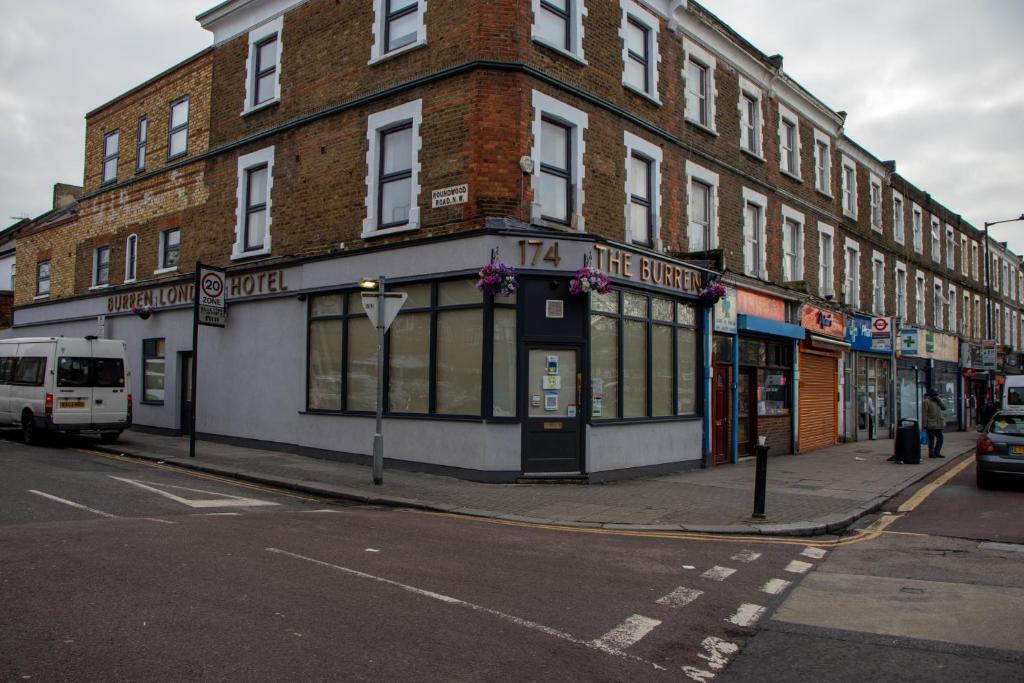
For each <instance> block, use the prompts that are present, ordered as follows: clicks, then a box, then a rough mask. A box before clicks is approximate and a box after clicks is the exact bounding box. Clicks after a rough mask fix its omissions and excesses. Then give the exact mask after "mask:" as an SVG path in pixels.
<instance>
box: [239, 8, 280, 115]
mask: <svg viewBox="0 0 1024 683" xmlns="http://www.w3.org/2000/svg"><path fill="white" fill-rule="evenodd" d="M283 26H284V20H283V17H277V18H276V19H273V20H271V21H268V22H267V23H265V24H263V25H262V26H260V27H258V28H255V29H253V30H252V31H249V59H248V60H247V61H246V64H245V105H244V106H243V107H242V115H243V116H244V115H245V114H248V113H249V112H251V111H255V110H256V109H260V108H262V107H265V106H268V105H271V104H273V103H275V102H279V101H280V100H281V51H282V39H281V31H282V28H283Z"/></svg>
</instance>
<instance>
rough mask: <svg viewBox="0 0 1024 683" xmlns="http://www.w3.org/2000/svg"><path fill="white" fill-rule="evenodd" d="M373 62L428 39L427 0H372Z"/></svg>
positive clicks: (371, 62) (409, 48)
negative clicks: (425, 18) (373, 17)
mask: <svg viewBox="0 0 1024 683" xmlns="http://www.w3.org/2000/svg"><path fill="white" fill-rule="evenodd" d="M373 12H374V16H375V17H376V19H375V21H374V23H373V34H374V41H373V46H372V47H371V48H370V64H373V63H374V62H377V61H379V60H381V59H384V58H386V57H390V56H392V55H396V54H399V53H402V52H405V51H407V50H411V49H413V48H414V47H417V46H419V45H423V44H424V43H426V42H427V25H426V22H425V20H424V15H425V14H426V12H427V0H373Z"/></svg>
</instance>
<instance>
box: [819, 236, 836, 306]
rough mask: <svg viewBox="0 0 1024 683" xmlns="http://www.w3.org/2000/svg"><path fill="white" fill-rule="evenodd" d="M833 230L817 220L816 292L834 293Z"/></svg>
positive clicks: (827, 294)
mask: <svg viewBox="0 0 1024 683" xmlns="http://www.w3.org/2000/svg"><path fill="white" fill-rule="evenodd" d="M834 245H835V231H834V229H833V228H832V226H831V225H826V224H825V223H822V222H820V221H819V222H818V294H819V295H821V296H832V295H833V294H835V266H834V260H835V258H834V255H833V250H834V249H835V246H834Z"/></svg>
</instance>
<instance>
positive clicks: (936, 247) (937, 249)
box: [932, 218, 942, 263]
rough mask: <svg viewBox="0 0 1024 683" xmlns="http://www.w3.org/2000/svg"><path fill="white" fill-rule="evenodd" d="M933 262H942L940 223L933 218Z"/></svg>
mask: <svg viewBox="0 0 1024 683" xmlns="http://www.w3.org/2000/svg"><path fill="white" fill-rule="evenodd" d="M932 261H935V262H936V263H939V262H940V261H942V238H941V237H939V221H938V220H937V219H935V218H932Z"/></svg>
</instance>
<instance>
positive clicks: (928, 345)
mask: <svg viewBox="0 0 1024 683" xmlns="http://www.w3.org/2000/svg"><path fill="white" fill-rule="evenodd" d="M921 335H922V336H923V338H924V343H923V344H922V349H921V351H922V355H923V356H924V357H925V358H926V359H928V377H927V382H928V388H929V389H933V390H935V391H937V392H938V394H939V400H940V401H942V405H943V406H945V409H944V411H943V414H944V417H945V418H946V429H954V430H956V429H960V409H961V405H960V403H961V396H962V395H963V390H962V387H961V373H960V342H959V340H958V339H957V338H956V337H954V336H953V335H951V334H944V333H942V332H935V331H933V330H923V331H922V332H921Z"/></svg>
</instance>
